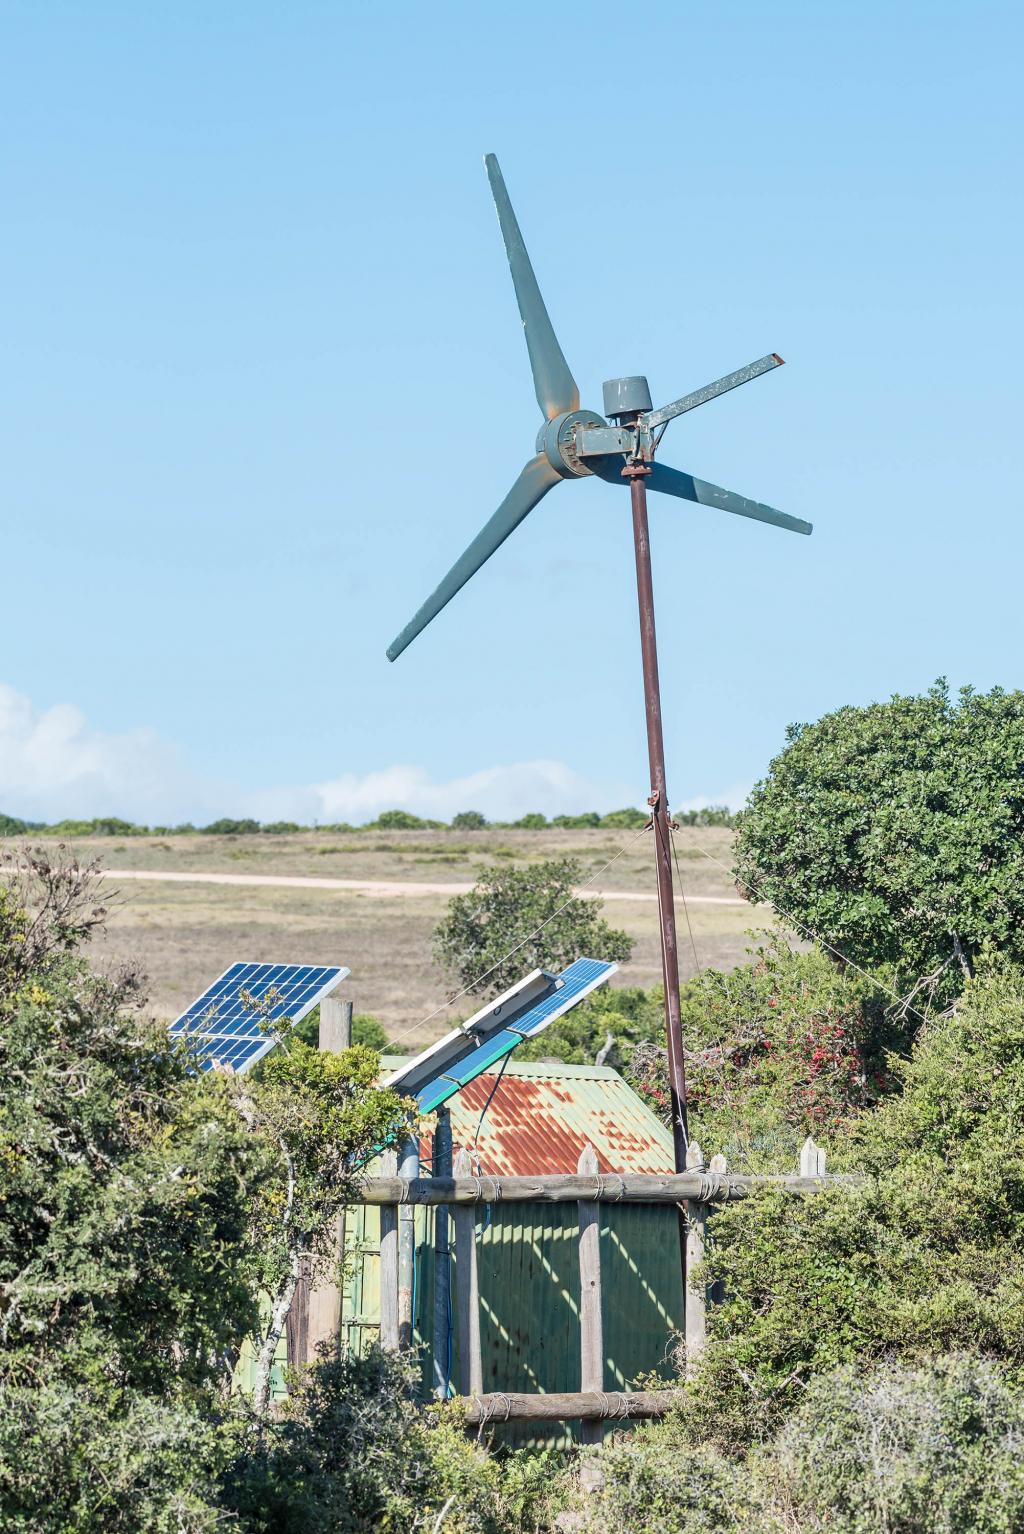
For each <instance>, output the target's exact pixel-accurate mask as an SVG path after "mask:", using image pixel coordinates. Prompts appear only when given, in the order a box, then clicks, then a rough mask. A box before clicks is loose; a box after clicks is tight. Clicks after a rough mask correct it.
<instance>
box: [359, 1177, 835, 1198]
mask: <svg viewBox="0 0 1024 1534" xmlns="http://www.w3.org/2000/svg"><path fill="white" fill-rule="evenodd" d="M862 1180H863V1179H861V1178H859V1177H857V1176H847V1177H843V1176H840V1177H833V1176H827V1177H825V1176H822V1177H802V1176H799V1175H794V1176H792V1177H781V1176H780V1177H742V1176H734V1175H733V1174H732V1173H729V1174H727V1175H724V1174H721V1173H714V1172H679V1173H676V1174H667V1173H666V1174H665V1175H664V1176H657V1175H650V1174H648V1175H640V1174H638V1173H632V1174H627V1175H625V1176H622V1177H620V1176H619V1175H618V1173H616V1172H602V1173H600V1174H599V1175H598V1176H595V1177H585V1176H584V1177H581V1176H579V1175H574V1176H562V1175H558V1176H543V1177H541V1176H538V1177H484V1176H481V1177H414V1178H411V1179H409V1180H406V1179H405V1178H403V1177H367V1178H366V1179H365V1181H364V1182H363V1183H361V1184H360V1186H359V1188H358V1191H356V1192H355V1194H354V1195H353V1202H354V1203H357V1204H570V1203H575V1202H578V1201H579V1200H580V1199H585V1200H588V1201H589V1202H592V1203H599V1204H679V1203H683V1202H685V1201H687V1200H689V1201H691V1202H693V1203H699V1204H705V1203H707V1204H721V1203H726V1202H728V1200H730V1199H736V1198H746V1197H748V1195H749V1194H751V1193H756V1192H757V1191H758V1190H759V1189H762V1188H782V1189H784V1190H785V1191H786V1192H789V1193H820V1192H822V1191H823V1190H824V1189H825V1188H829V1187H836V1186H850V1185H852V1184H856V1183H858V1182H861V1181H862Z"/></svg>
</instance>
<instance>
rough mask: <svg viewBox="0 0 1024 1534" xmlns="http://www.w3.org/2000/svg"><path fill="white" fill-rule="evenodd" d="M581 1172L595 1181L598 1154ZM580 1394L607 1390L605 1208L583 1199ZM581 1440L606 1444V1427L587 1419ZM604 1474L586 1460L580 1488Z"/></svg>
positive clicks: (587, 1157)
mask: <svg viewBox="0 0 1024 1534" xmlns="http://www.w3.org/2000/svg"><path fill="white" fill-rule="evenodd" d="M577 1171H578V1172H579V1174H580V1176H581V1177H595V1176H596V1175H597V1172H598V1164H597V1151H596V1150H595V1149H594V1147H593V1146H592V1145H585V1146H584V1147H583V1150H582V1151H581V1152H580V1159H579V1164H578V1166H577ZM579 1221H580V1390H581V1392H583V1393H584V1394H593V1393H598V1394H600V1393H601V1392H602V1391H603V1390H604V1332H603V1328H602V1323H601V1206H600V1204H598V1203H596V1202H595V1201H594V1200H592V1199H580V1202H579ZM580 1440H581V1442H582V1443H585V1444H597V1445H600V1444H603V1443H604V1423H603V1422H602V1421H601V1420H600V1419H599V1418H589V1417H588V1418H586V1419H584V1420H583V1422H582V1423H581V1425H580ZM601 1480H602V1477H601V1470H600V1466H599V1465H598V1463H597V1461H596V1459H594V1458H593V1457H591V1458H587V1459H584V1461H583V1464H582V1467H581V1470H580V1487H581V1489H582V1490H583V1491H585V1492H590V1491H595V1490H596V1489H597V1488H598V1487H599V1486H600V1484H601Z"/></svg>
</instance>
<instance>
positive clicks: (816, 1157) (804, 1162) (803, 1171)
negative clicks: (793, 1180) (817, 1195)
mask: <svg viewBox="0 0 1024 1534" xmlns="http://www.w3.org/2000/svg"><path fill="white" fill-rule="evenodd" d="M800 1176H801V1177H815V1178H822V1177H824V1176H825V1152H824V1151H823V1150H822V1148H821V1146H820V1145H815V1143H814V1141H813V1140H812V1139H811V1137H810V1135H808V1136H807V1139H806V1140H805V1141H804V1143H803V1145H802V1146H801V1147H800Z"/></svg>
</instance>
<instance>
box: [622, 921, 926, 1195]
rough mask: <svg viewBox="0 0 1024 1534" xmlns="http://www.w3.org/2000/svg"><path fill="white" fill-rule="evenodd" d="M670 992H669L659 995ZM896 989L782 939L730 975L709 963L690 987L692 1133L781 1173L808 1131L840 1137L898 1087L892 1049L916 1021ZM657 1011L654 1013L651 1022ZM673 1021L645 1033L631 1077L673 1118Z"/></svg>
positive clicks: (685, 990) (685, 1023)
mask: <svg viewBox="0 0 1024 1534" xmlns="http://www.w3.org/2000/svg"><path fill="white" fill-rule="evenodd" d="M659 996H660V992H659ZM886 999H887V998H886V994H885V992H884V991H882V990H880V989H879V987H878V986H876V985H873V984H872V983H871V982H870V980H868V979H866V978H864V977H862V976H860V975H858V974H857V973H856V972H855V971H853V970H838V969H837V968H836V966H835V965H834V964H833V963H832V962H831V960H830V959H829V958H828V956H827V955H826V954H824V953H822V952H821V950H820V949H812V950H811V951H810V952H800V951H797V950H794V949H792V948H790V947H789V946H788V944H787V943H786V942H785V941H784V940H783V939H782V938H780V937H775V938H772V939H770V940H769V941H767V942H765V943H763V944H762V945H761V946H760V947H758V948H757V949H756V950H755V951H754V959H753V962H752V963H750V964H744V965H740V966H739V967H738V968H736V969H735V970H732V971H731V972H730V973H724V972H722V971H719V970H705V971H704V973H703V974H702V975H701V976H700V977H699V978H697V979H696V980H692V981H690V982H689V983H688V984H687V985H685V986H683V987H682V990H681V993H680V1004H681V1013H682V1032H683V1042H684V1046H685V1051H686V1072H687V1089H688V1098H689V1103H690V1114H691V1133H693V1134H694V1135H695V1136H698V1137H699V1138H700V1142H701V1145H702V1146H703V1147H704V1149H705V1151H706V1152H707V1153H708V1154H712V1153H713V1152H715V1151H721V1152H723V1153H724V1154H725V1155H726V1156H727V1157H728V1158H729V1163H730V1165H731V1166H732V1168H733V1170H735V1171H744V1170H747V1171H749V1170H758V1171H783V1170H790V1169H791V1168H792V1165H793V1161H794V1157H795V1155H796V1150H797V1147H798V1146H799V1144H800V1142H801V1141H802V1140H803V1139H804V1138H805V1136H806V1135H807V1134H814V1135H816V1136H818V1137H819V1138H821V1137H822V1136H823V1135H824V1136H826V1137H827V1136H830V1135H834V1134H835V1133H836V1132H837V1130H839V1129H840V1128H841V1127H842V1125H843V1124H845V1123H847V1122H848V1121H849V1120H850V1119H851V1117H852V1115H853V1114H855V1113H856V1112H857V1111H858V1110H859V1109H861V1108H864V1107H866V1106H868V1105H869V1104H871V1103H873V1102H875V1101H877V1100H878V1099H879V1098H880V1097H881V1096H883V1095H884V1094H885V1093H886V1092H887V1091H889V1090H891V1089H892V1085H893V1078H892V1071H891V1068H890V1066H889V1063H888V1061H887V1057H886V1056H887V1051H888V1050H890V1049H895V1048H903V1047H905V1045H906V1025H905V1024H903V1023H900V1022H899V1021H897V1020H896V1019H894V1018H893V1016H892V1015H891V1014H890V1012H889V1011H888V1010H887V1008H886ZM652 1020H653V1019H652ZM662 1035H663V1025H662V1026H659V1027H658V1028H656V1029H652V1030H651V1032H650V1034H649V1035H648V1038H649V1039H650V1040H655V1041H657V1042H655V1043H648V1042H646V1041H644V1040H641V1041H640V1043H639V1045H638V1047H637V1048H635V1050H634V1052H633V1055H632V1057H631V1059H630V1061H629V1069H628V1074H629V1078H630V1081H631V1082H632V1084H633V1085H634V1086H635V1087H636V1088H637V1090H638V1091H639V1092H640V1094H641V1096H642V1097H644V1098H645V1099H646V1100H647V1101H648V1103H649V1104H650V1105H651V1106H652V1107H653V1108H654V1109H655V1110H656V1111H657V1112H658V1113H660V1114H661V1115H662V1117H664V1118H665V1121H666V1122H668V1115H669V1095H668V1079H667V1064H666V1055H665V1050H664V1047H663V1045H662V1042H661V1040H662Z"/></svg>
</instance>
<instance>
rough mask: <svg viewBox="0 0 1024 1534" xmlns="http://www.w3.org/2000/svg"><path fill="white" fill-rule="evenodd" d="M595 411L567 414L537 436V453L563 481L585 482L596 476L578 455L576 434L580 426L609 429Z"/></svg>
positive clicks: (569, 412) (551, 422)
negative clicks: (584, 477)
mask: <svg viewBox="0 0 1024 1534" xmlns="http://www.w3.org/2000/svg"><path fill="white" fill-rule="evenodd" d="M607 425H608V422H607V421H606V420H604V419H603V417H602V416H599V415H598V414H597V412H596V411H594V410H566V411H563V413H562V414H561V415H556V416H553V417H552V419H551V420H550V421H545V423H544V425H543V426H542V427H541V429H540V431H539V432H538V433H537V451H538V453H543V454H544V456H545V457H546V458H547V461H548V463H549V464H550V465H551V467H552V468H553V469H554V471H555V473H556V474H560V475H561V476H562V478H563V479H582V477H583V476H584V475H585V474H592V473H593V472H594V471H593V469H589V468H588V467H587V465H586V463H585V461H584V460H583V459H582V458H581V457H580V456H579V454H578V453H577V451H576V431H577V428H578V427H580V426H607Z"/></svg>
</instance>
